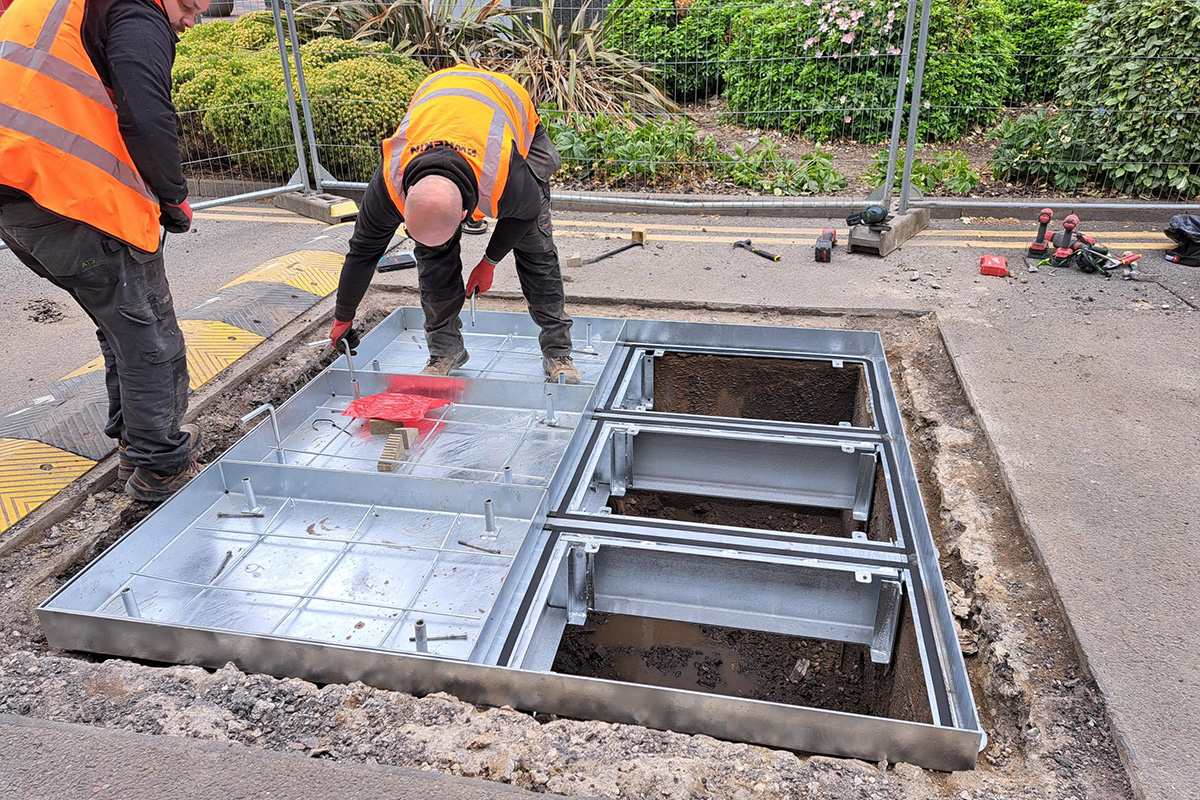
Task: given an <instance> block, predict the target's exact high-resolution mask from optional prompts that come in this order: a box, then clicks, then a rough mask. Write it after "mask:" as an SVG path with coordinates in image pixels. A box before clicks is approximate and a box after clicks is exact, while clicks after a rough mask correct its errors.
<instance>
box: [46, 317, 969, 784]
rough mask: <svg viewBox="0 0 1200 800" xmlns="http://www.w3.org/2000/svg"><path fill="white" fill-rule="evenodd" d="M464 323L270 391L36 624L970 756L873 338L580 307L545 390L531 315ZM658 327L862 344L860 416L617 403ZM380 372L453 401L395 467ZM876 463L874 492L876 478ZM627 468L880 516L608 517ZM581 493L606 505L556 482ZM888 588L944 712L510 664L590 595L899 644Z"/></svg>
mask: <svg viewBox="0 0 1200 800" xmlns="http://www.w3.org/2000/svg"><path fill="white" fill-rule="evenodd" d="M463 323H464V332H465V339H466V344H467V347H468V349H469V350H470V351H471V356H472V358H471V362H470V363H469V364H468V365H467V369H465V370H462V371H460V372H456V374H455V375H454V376H453V377H451V378H430V377H428V376H420V375H416V374H414V373H416V372H417V371H419V369H420V367H421V366H422V365H423V364H424V361H425V359H426V355H425V352H424V342H423V336H422V334H421V330H420V327H421V316H420V312H419V310H417V309H399V310H397V311H396V312H395V313H394V314H392V315H391V316H390V317H389V318H388V319H386V320H385V321H384V322H382V323H381V324H380V325H379V326H378V327H377V328H376V329H375V330H374V331H372V332H371V333H370V334H368V335H367V336H366V337H364V340H363V343H362V345H361V347H360V350H359V355H358V357H357V358H355V363H354V364H353V365H351V364H349V363H347V360H346V359H345V358H344V357H343V358H341V359H339V360H338V361H337V362H335V364H334V365H333V366H332V367H331V368H330V369H328V370H326V371H325V372H324V373H322V374H321V375H320V376H318V377H317V378H315V379H314V380H313V381H311V382H310V383H309V384H308V385H307V386H306V387H304V388H303V389H302V390H301V391H300V392H298V393H297V394H296V396H295V397H293V398H292V399H291V400H289V401H288V402H287V403H285V404H284V405H283V406H281V407H280V408H279V409H278V410H277V411H272V414H273V420H272V421H273V422H274V423H275V425H277V426H278V433H276V432H275V428H274V427H273V425H272V424H270V423H268V422H263V423H262V424H261V425H259V426H258V427H256V428H255V429H254V430H253V431H251V432H250V433H249V434H248V435H247V436H246V437H244V438H243V439H242V440H241V441H240V442H239V443H238V444H236V445H235V446H234V447H233V448H232V449H231V450H230V451H229V452H228V453H227V454H226V455H225V456H224V457H222V458H221V459H220V460H219V461H218V462H216V463H215V464H213V465H211V466H210V467H209V468H208V469H207V470H206V471H205V472H204V473H203V474H202V475H201V476H200V477H198V478H197V479H196V480H195V481H193V482H192V484H191V485H189V486H188V487H187V488H186V489H184V490H183V491H182V492H180V493H179V494H178V495H177V496H176V497H174V498H172V499H171V500H170V501H169V502H168V503H166V504H164V505H163V506H162V508H160V509H159V510H158V511H156V512H155V513H153V514H151V515H150V516H149V517H147V519H146V520H144V521H143V522H142V523H141V524H140V525H139V526H137V527H136V528H135V529H134V530H132V531H130V532H129V533H128V534H127V535H126V536H125V537H124V538H122V539H121V540H120V541H119V542H117V543H116V544H115V545H113V547H111V548H110V549H109V550H108V551H107V552H105V553H104V554H103V555H102V556H101V557H100V558H98V559H97V560H96V561H95V562H93V564H91V565H90V566H89V567H88V568H87V569H85V570H84V571H82V572H81V573H79V574H78V575H76V576H75V577H74V578H73V579H72V580H71V581H70V582H69V583H68V584H66V585H65V586H64V587H62V588H61V589H60V590H59V591H58V592H56V593H55V594H54V595H53V596H52V597H51V598H49V599H48V600H47V601H46V602H45V603H44V604H43V605H42V606H41V607H40V608H39V610H38V613H39V616H40V618H41V620H42V624H43V626H44V627H45V629H46V632H47V636H48V638H49V641H50V642H51V644H53V645H55V646H59V647H67V648H76V649H89V650H95V651H98V652H105V653H112V654H117V655H126V656H133V657H141V658H152V659H155V660H160V661H179V662H183V663H199V664H205V665H218V666H219V665H220V664H223V663H225V662H226V661H228V660H236V661H237V662H238V663H239V665H241V666H242V667H243V668H244V669H250V670H260V671H264V672H269V673H273V674H279V675H293V676H296V677H303V678H308V679H311V680H317V681H327V680H363V681H366V682H369V683H372V684H375V685H378V686H382V687H387V688H398V689H405V690H408V691H415V692H429V691H447V692H450V693H453V694H456V695H458V696H459V697H461V698H463V699H465V700H469V701H472V702H479V703H494V704H504V703H508V704H512V705H514V706H517V707H523V708H531V709H532V708H536V709H537V710H539V711H546V712H555V713H561V714H567V715H572V716H582V717H589V716H594V717H597V718H602V719H610V720H614V721H629V722H638V723H641V724H647V725H651V726H655V727H663V728H670V729H674V730H683V731H694V732H702V733H708V734H710V735H713V736H719V737H724V738H732V739H742V740H746V741H753V742H758V743H762V744H767V745H773V746H779V747H791V748H795V749H803V750H812V751H818V752H827V753H831V754H837V755H855V756H859V757H864V758H873V759H878V758H888V759H889V760H893V761H897V760H906V761H911V762H915V763H918V764H924V765H926V766H930V767H934V768H941V769H958V768H967V767H970V766H972V765H973V763H974V758H975V753H976V752H977V750H978V748H979V746H980V743H981V741H982V739H983V734H982V731H981V730H980V729H979V723H978V719H977V717H976V714H975V708H974V704H973V701H972V698H971V694H970V687H969V685H968V683H967V681H966V671H965V667H964V665H963V663H962V658H961V654H960V653H959V651H958V649H957V643H956V639H955V632H954V628H953V623H952V621H951V620H950V616H949V609H948V607H947V604H946V598H945V594H944V591H943V589H942V584H941V577H940V574H939V572H938V566H937V559H936V551H935V550H934V547H933V541H932V538H931V536H930V533H929V529H928V523H927V521H926V520H925V517H924V511H923V508H922V506H921V502H920V496H919V490H918V487H917V484H916V476H915V473H914V471H913V468H912V462H911V458H910V457H909V454H908V450H907V447H906V446H905V445H904V442H903V439H902V436H898V435H897V434H898V433H900V432H902V430H903V429H902V426H901V422H900V416H899V410H898V408H897V407H896V403H895V395H894V393H893V392H892V389H891V385H890V383H889V382H888V374H887V365H886V362H885V360H884V357H883V349H882V344H881V342H880V340H879V337H878V335H876V334H871V333H865V332H846V331H825V330H798V329H773V328H756V327H751V326H717V325H708V324H690V323H688V324H685V323H664V322H653V321H634V320H631V321H623V320H607V319H577V320H576V323H575V328H574V332H573V335H574V337H575V348H574V356H575V361H576V363H577V364H578V365H579V366H580V369H581V373H582V375H583V378H584V385H582V386H561V385H547V384H546V383H544V378H543V375H542V371H541V359H540V355H539V352H538V349H537V339H536V337H537V333H538V331H537V328H536V326H534V325H533V323H532V321H531V320H530V319H529V318H528V317H527V316H525V315H520V314H501V313H494V312H486V313H480V314H478V315H477V319H476V322H475V324H474V325H472V323H471V321H470V319H469V317H468V316H467V315H466V314H464V315H463ZM673 348H678V349H681V350H687V351H688V352H703V353H718V354H722V355H725V356H730V355H737V356H747V357H779V356H780V355H784V356H787V357H804V358H817V359H820V358H824V359H842V358H847V359H856V360H857V361H858V362H859V363H861V364H862V365H863V368H864V370H865V373H866V377H867V383H868V385H869V395H868V396H869V398H870V402H871V404H872V408H871V412H872V413H871V415H870V419H871V422H870V423H869V424H868V425H867V426H866V427H857V428H853V429H850V428H844V427H829V426H814V425H806V424H798V423H795V422H779V423H774V422H770V421H764V420H738V419H730V418H705V417H700V416H692V415H688V414H664V413H658V412H653V411H646V410H644V409H639V408H636V407H633V408H624V407H622V406H623V405H629V404H627V403H623V398H625V397H626V393H627V392H628V391H629V389H630V387H631V386H639V387H640V386H643V385H646V386H648V385H650V384H651V383H652V381H653V375H652V363H651V364H650V365H649V366H647V364H646V359H645V358H644V354H645V352H646V351H647V350H650V351H651V352H653V351H655V350H662V351H671V350H672V349H673ZM639 354H641V355H639ZM352 366H353V367H355V368H356V369H354V371H353V372H351V371H350V370H351V367H352ZM637 370H641V371H642V372H640V373H638V374H636V376H635V373H634V371H637ZM646 370H651V371H646ZM635 377H636V379H635ZM641 381H644V382H645V384H643V383H641ZM384 391H393V392H410V393H411V392H415V393H421V394H426V395H428V396H431V397H436V398H438V399H441V400H444V401H446V405H443V406H441V407H439V408H437V409H433V410H432V411H430V412H429V413H428V414H427V415H426V416H425V418H424V419H423V420H421V421H419V422H418V424H417V427H418V429H419V431H420V435H419V439H418V441H417V443H416V444H415V446H414V447H413V448H412V449H411V451H409V452H408V453H407V454H405V456H404V457H403V458H402V459H399V461H400V463H398V464H397V465H396V467H397V469H396V470H395V471H394V472H381V471H379V463H378V462H379V458H380V454H381V452H382V447H383V437H382V436H381V435H373V434H372V433H371V431H370V427H369V426H368V425H367V424H366V423H365V421H362V420H358V421H355V420H351V419H350V418H348V417H345V416H344V415H343V414H342V411H343V410H344V409H345V408H346V406H347V405H348V404H349V403H350V402H351V400H353V398H354V397H355V394H356V392H357V393H361V394H364V395H365V394H373V393H376V392H384ZM617 431H623V432H625V433H624V434H622V435H621V436H617V437H615V438H614V435H613V434H614V432H617ZM625 434H628V435H625ZM617 442H620V445H619V447H620V449H619V450H618V449H617V444H616V443H617ZM864 459H867V460H864ZM876 459H878V461H876ZM876 463H878V464H880V465H882V466H881V470H882V471H881V473H880V474H881V475H882V477H883V482H882V483H880V484H879V485H880V486H882V487H885V488H886V491H885V492H883V493H882V494H880V493H878V492H877V493H875V494H874V495H872V493H871V486H872V485H873V483H875V481H874V474H873V473H872V472H871V471H870V469H869V467H870V466H871V465H873V464H876ZM623 487H632V488H646V489H654V488H656V487H657V488H669V489H671V490H672V491H682V492H685V493H694V494H709V495H715V496H729V497H744V498H758V499H770V500H773V501H781V502H790V503H796V504H806V505H813V506H820V507H825V508H830V509H836V510H842V511H844V512H845V513H846V514H849V513H850V512H851V510H853V512H854V518H855V519H856V520H858V519H866V515H867V514H868V512H869V511H870V512H872V513H874V514H875V517H874V518H883V519H886V521H887V522H888V524H889V526H891V527H893V528H894V529H895V535H894V537H889V538H888V540H887V541H871V542H868V541H866V540H865V539H864V538H861V537H859V536H858V535H857V534H856V535H855V537H854V538H845V537H842V538H836V537H826V536H820V535H816V534H802V533H794V534H791V533H788V532H786V531H784V532H777V531H762V530H756V529H754V528H748V527H728V526H712V525H692V524H689V523H686V522H680V521H673V520H638V519H634V518H629V517H614V516H611V515H610V514H609V513H608V510H607V508H605V507H603V506H604V500H605V499H606V498H607V496H608V495H609V494H612V493H615V492H616V491H617V490H618V489H622V488H623ZM722 492H723V493H724V494H722ZM589 493H591V494H593V495H595V497H596V501H595V502H592V501H590V500H589V501H588V502H577V503H575V504H574V505H572V503H571V502H570V498H576V499H578V498H581V497H585V496H587V495H588V494H589ZM873 498H874V499H873ZM880 498H882V499H880ZM872 503H875V504H876V505H878V504H879V503H882V504H883V506H881V507H878V508H874V509H872V507H871V506H872ZM847 518H849V517H847ZM578 547H586V548H588V549H587V550H586V552H584V551H577V550H575V549H574V548H578ZM568 555H569V556H570V558H571V559H572V561H571V563H572V564H574V565H575V566H573V567H572V569H571V570H570V576H571V578H570V581H569V582H570V584H571V585H570V586H568V585H567V583H568V581H567V573H568V570H566V569H565V567H563V566H562V565H564V564H566V563H567V561H566V560H565V559H566V558H567V556H568ZM593 573H594V574H593ZM706 575H707V576H711V580H709V581H708V582H707V584H706V583H705V580H704V576H706ZM901 584H902V585H903V587H904V589H903V592H904V596H905V597H907V598H908V599H909V604H908V607H909V608H910V610H911V612H912V629H913V631H914V633H915V636H916V648H917V650H918V651H919V660H920V664H919V667H916V668H918V669H919V670H920V672H921V673H922V676H921V680H923V682H924V684H925V687H926V689H927V694H928V697H929V708H928V714H929V717H930V718H931V719H932V720H933V723H934V724H932V725H929V724H924V723H920V722H911V721H905V720H897V719H889V718H884V717H870V716H863V715H854V714H844V713H839V712H834V711H827V710H822V709H813V708H803V707H798V706H785V705H781V704H777V703H764V702H761V701H754V700H746V699H741V698H733V697H720V696H716V695H711V694H705V693H703V692H689V691H680V690H674V689H664V688H659V687H650V686H640V685H632V684H625V683H619V682H613V681H603V680H596V679H590V678H583V677H576V676H567V675H557V674H553V673H549V672H546V671H544V670H543V669H522V668H520V667H521V665H522V663H529V664H531V665H533V664H535V663H536V664H537V665H539V666H542V667H544V666H545V663H544V661H545V656H544V654H543V655H542V656H539V657H537V658H535V657H534V651H536V650H539V648H540V650H541V651H545V650H546V648H550V650H551V655H552V650H553V648H554V647H555V646H556V642H557V635H560V634H561V632H562V629H563V626H564V625H565V624H566V623H567V621H568V620H569V619H570V620H575V621H578V620H580V619H582V618H584V617H586V613H587V611H588V610H589V609H593V610H600V611H604V610H621V611H625V612H631V611H632V612H634V613H639V614H643V615H650V616H659V617H662V618H666V619H679V620H684V621H687V620H692V621H707V622H713V623H719V622H720V621H721V620H725V621H726V622H729V621H730V620H732V621H733V622H734V623H736V624H737V625H740V626H744V627H746V628H749V629H756V630H763V631H778V632H785V633H788V634H791V635H795V634H800V635H806V636H816V637H822V638H826V639H829V640H834V641H849V642H856V643H860V644H864V645H870V646H871V647H872V648H873V649H872V658H873V659H875V660H877V661H880V662H887V661H888V660H889V658H890V657H891V651H892V648H893V646H894V633H895V621H894V620H895V614H896V610H897V608H898V606H899V604H898V601H897V597H898V596H899V595H898V594H897V587H898V586H899V585H901ZM714 587H720V588H719V589H715V590H714ZM714 591H716V592H717V594H719V597H714V596H713V592H714ZM706 598H708V599H707V601H706ZM568 612H569V613H568ZM418 620H421V621H422V622H423V626H418V625H417V622H418ZM419 627H420V628H421V629H422V630H423V631H424V633H421V634H419V633H418V628H419ZM556 632H557V633H556ZM425 637H427V638H425ZM526 658H528V661H527V662H526V661H523V660H524V659H526ZM539 658H540V659H541V660H540V661H539ZM551 660H552V659H551ZM631 698H636V701H633V700H631ZM631 702H632V705H631ZM752 721H753V722H752Z"/></svg>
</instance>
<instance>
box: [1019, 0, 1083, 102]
mask: <svg viewBox="0 0 1200 800" xmlns="http://www.w3.org/2000/svg"><path fill="white" fill-rule="evenodd" d="M1004 8H1005V11H1007V12H1008V20H1009V28H1008V30H1009V35H1010V36H1011V38H1012V43H1013V47H1014V48H1015V55H1016V66H1015V68H1014V70H1013V80H1012V86H1011V90H1010V94H1009V97H1008V105H1010V106H1022V105H1034V104H1037V103H1044V102H1046V101H1049V100H1053V99H1054V98H1055V97H1056V96H1057V94H1058V89H1059V86H1061V85H1062V71H1063V68H1064V67H1066V61H1065V59H1064V58H1063V56H1064V55H1065V54H1066V53H1067V49H1068V48H1069V47H1070V46H1071V31H1072V30H1074V28H1075V24H1076V23H1077V22H1079V20H1080V19H1082V18H1083V15H1084V14H1085V13H1086V11H1087V4H1086V3H1084V2H1083V0H1004Z"/></svg>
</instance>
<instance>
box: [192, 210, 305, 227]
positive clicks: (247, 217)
mask: <svg viewBox="0 0 1200 800" xmlns="http://www.w3.org/2000/svg"><path fill="white" fill-rule="evenodd" d="M288 213H291V212H288ZM195 217H196V219H213V220H224V221H225V222H278V223H281V224H283V225H324V224H325V223H324V222H321V221H320V220H315V219H309V218H308V217H301V216H299V215H297V214H292V218H291V219H288V218H287V217H268V216H264V215H262V214H212V213H209V212H208V211H197V212H196V214H195Z"/></svg>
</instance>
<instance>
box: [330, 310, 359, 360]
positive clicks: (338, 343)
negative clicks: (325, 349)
mask: <svg viewBox="0 0 1200 800" xmlns="http://www.w3.org/2000/svg"><path fill="white" fill-rule="evenodd" d="M353 326H354V320H350V321H349V322H342V321H341V320H340V319H336V318H335V319H334V320H333V330H331V331H330V332H329V344H331V345H333V349H334V350H337V351H338V352H339V353H344V352H346V351H345V349H344V348H343V347H342V342H343V341H345V342H346V344H348V345H349V346H350V355H358V353H356V352H355V350H354V348H356V347H358V343H359V341H360V339H359V335H358V331H356V330H354V327H353Z"/></svg>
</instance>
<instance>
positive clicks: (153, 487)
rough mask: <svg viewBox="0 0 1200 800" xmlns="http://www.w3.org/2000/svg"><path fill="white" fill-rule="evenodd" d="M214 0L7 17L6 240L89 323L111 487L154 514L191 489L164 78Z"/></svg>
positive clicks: (170, 109) (1, 46)
mask: <svg viewBox="0 0 1200 800" xmlns="http://www.w3.org/2000/svg"><path fill="white" fill-rule="evenodd" d="M209 2H210V0H16V2H14V3H12V4H11V5H10V6H9V8H8V9H7V10H6V11H5V12H4V14H3V16H0V239H3V240H4V242H5V244H7V245H8V246H9V247H10V248H11V249H12V251H13V253H14V254H15V255H16V256H17V258H18V259H20V260H21V262H22V263H23V264H25V265H26V266H27V267H29V268H30V269H31V270H33V271H34V272H35V273H37V274H38V275H40V276H41V277H43V278H45V279H46V280H48V281H50V282H51V283H53V284H55V285H56V286H59V287H61V288H62V289H64V290H66V291H67V292H68V293H69V294H70V295H71V297H73V298H74V299H75V301H76V302H77V303H79V305H80V306H81V307H82V308H83V310H84V311H86V312H87V314H88V316H90V317H91V318H92V320H93V321H94V322H95V323H96V336H97V338H99V340H100V351H101V353H103V355H104V365H105V370H106V374H105V379H106V383H107V386H108V401H109V419H108V425H107V426H106V427H105V431H104V432H105V433H106V434H108V435H109V436H111V437H112V438H114V439H116V440H117V446H118V450H119V452H120V467H119V472H118V478H119V479H120V480H123V481H124V482H125V490H126V491H127V492H128V493H129V494H131V495H133V496H134V497H136V498H137V499H139V500H145V501H148V502H161V501H162V500H165V499H166V498H167V497H169V496H170V495H171V494H172V493H173V492H175V491H176V490H177V489H178V488H179V487H181V486H182V485H184V484H185V483H187V481H188V480H190V479H191V477H192V476H193V475H194V474H195V471H196V467H195V461H194V458H193V452H194V450H195V448H196V445H197V444H198V443H199V441H200V431H199V429H198V428H196V427H195V426H193V425H181V424H180V423H181V422H182V420H183V415H184V413H185V412H186V411H187V391H188V373H187V361H186V357H185V351H184V342H183V334H182V332H181V331H180V330H179V324H178V323H177V322H176V320H175V309H174V306H173V305H172V302H171V290H170V287H168V285H167V277H166V273H165V272H164V270H163V259H162V244H161V242H162V240H161V239H160V232H159V231H160V226H161V227H162V228H165V229H166V230H167V231H170V232H172V233H186V232H187V231H188V229H189V228H191V224H192V212H191V209H190V208H189V207H188V204H187V183H186V182H185V181H184V179H183V171H182V167H181V165H180V155H179V139H178V135H177V132H176V129H175V108H174V106H173V105H172V104H171V67H172V65H173V64H174V61H175V42H176V35H175V34H176V33H177V32H180V33H181V32H183V31H184V30H186V29H188V28H190V27H192V26H193V25H195V24H196V16H197V15H198V14H200V13H202V12H204V11H206V10H208V6H209Z"/></svg>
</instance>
